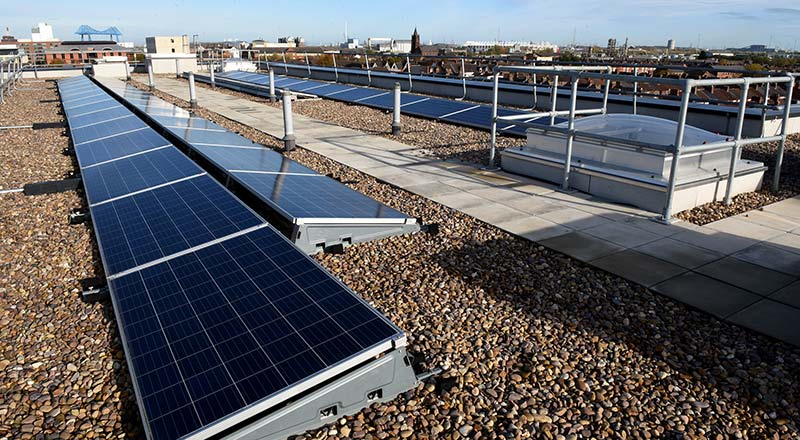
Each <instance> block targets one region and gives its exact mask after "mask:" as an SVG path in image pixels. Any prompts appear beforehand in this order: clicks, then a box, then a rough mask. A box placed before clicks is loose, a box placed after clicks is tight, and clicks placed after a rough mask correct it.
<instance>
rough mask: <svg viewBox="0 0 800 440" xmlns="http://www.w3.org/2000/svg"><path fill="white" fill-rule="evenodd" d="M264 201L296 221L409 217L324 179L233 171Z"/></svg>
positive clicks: (236, 176) (238, 178)
mask: <svg viewBox="0 0 800 440" xmlns="http://www.w3.org/2000/svg"><path fill="white" fill-rule="evenodd" d="M232 175H233V176H234V177H235V178H236V180H237V181H239V182H241V183H242V184H244V185H245V186H247V187H248V188H250V189H251V190H252V192H253V193H254V194H256V195H258V196H259V197H261V198H263V199H264V201H266V202H268V203H270V204H272V205H274V206H275V207H276V208H277V209H279V210H280V211H282V212H284V213H285V214H286V215H287V216H289V217H291V218H293V219H338V218H350V219H358V218H363V219H383V218H387V219H388V218H395V219H406V218H408V216H407V215H405V214H403V213H401V212H399V211H396V210H394V209H392V208H389V207H388V206H386V205H384V204H382V203H380V202H377V201H375V200H374V199H371V198H369V197H367V196H365V195H363V194H361V193H359V192H357V191H354V190H352V189H350V188H348V187H347V186H345V185H342V184H341V183H339V182H336V181H335V180H331V179H327V178H320V177H323V176H297V175H282V174H261V173H245V172H234V173H232Z"/></svg>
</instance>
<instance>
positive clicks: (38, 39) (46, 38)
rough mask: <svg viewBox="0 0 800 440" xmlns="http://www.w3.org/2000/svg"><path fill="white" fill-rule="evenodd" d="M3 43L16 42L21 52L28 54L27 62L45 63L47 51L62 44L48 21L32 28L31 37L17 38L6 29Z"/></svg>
mask: <svg viewBox="0 0 800 440" xmlns="http://www.w3.org/2000/svg"><path fill="white" fill-rule="evenodd" d="M12 40H13V41H12ZM3 44H16V45H17V48H18V50H19V52H20V53H21V54H23V55H25V56H26V58H27V60H26V62H33V63H37V64H44V63H45V62H46V61H45V59H46V58H45V51H46V50H48V49H50V48H53V47H55V46H58V45H59V44H61V40H59V39H58V38H55V37H54V36H53V27H52V26H50V25H49V24H47V23H39V24H38V25H37V26H36V27H34V28H32V29H31V38H20V39H19V40H16V39H14V37H12V36H11V35H10V34H9V33H8V29H6V36H5V37H3Z"/></svg>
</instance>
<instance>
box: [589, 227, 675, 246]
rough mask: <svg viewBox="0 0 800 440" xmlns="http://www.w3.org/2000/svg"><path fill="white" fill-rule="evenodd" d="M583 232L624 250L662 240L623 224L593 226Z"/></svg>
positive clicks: (642, 230)
mask: <svg viewBox="0 0 800 440" xmlns="http://www.w3.org/2000/svg"><path fill="white" fill-rule="evenodd" d="M583 232H585V233H587V234H589V235H593V236H595V237H598V238H602V239H603V240H607V241H610V242H612V243H614V244H617V245H619V246H622V247H625V248H633V247H636V246H641V245H643V244H645V243H650V242H653V241H656V240H658V239H660V238H662V237H661V236H660V235H657V234H653V233H652V232H647V231H645V230H644V229H639V228H635V227H633V226H628V225H626V224H624V223H623V222H610V223H606V224H603V225H600V226H595V227H593V228H589V229H586V230H584V231H583Z"/></svg>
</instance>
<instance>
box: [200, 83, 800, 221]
mask: <svg viewBox="0 0 800 440" xmlns="http://www.w3.org/2000/svg"><path fill="white" fill-rule="evenodd" d="M197 85H198V86H199V87H205V88H210V87H211V86H210V85H208V84H205V83H200V82H198V83H197ZM216 91H218V92H220V93H225V94H228V95H232V96H238V97H241V98H245V99H248V100H251V101H255V102H262V103H266V104H268V105H272V106H275V107H279V106H280V103H270V102H269V100H267V99H264V98H260V97H256V96H253V95H249V94H246V93H241V92H237V91H233V90H229V89H226V88H224V87H217V88H216ZM292 109H293V111H296V112H297V113H299V114H302V115H305V116H308V117H311V118H315V119H319V120H322V121H327V122H331V123H334V124H337V125H340V126H342V127H348V128H352V129H355V130H360V131H364V132H367V133H372V134H377V135H380V136H384V137H386V138H390V139H394V140H397V141H399V142H403V143H405V144H408V145H411V146H418V147H419V148H421V149H422V151H423V152H424V153H426V154H428V155H429V156H431V157H436V158H439V159H445V160H447V159H458V160H461V161H463V162H468V163H480V164H484V163H486V161H487V160H488V157H489V149H488V148H489V147H488V146H489V141H490V135H489V133H488V132H486V131H484V130H476V129H473V128H468V127H462V126H458V125H454V124H447V123H444V122H436V121H431V120H429V119H424V118H418V117H413V116H406V115H403V117H402V123H403V132H402V133H401V134H400V136H392V135H391V134H390V133H388V130H389V127H390V126H391V120H392V115H391V114H390V113H387V112H385V111H382V110H378V109H374V108H370V107H367V106H363V105H351V104H345V103H342V102H337V101H332V100H328V99H313V100H308V99H304V100H299V101H297V102H295V103H294V105H293V107H292ZM524 144H525V139H522V138H516V137H510V136H499V137H498V149H499V150H502V149H505V148H507V147H510V146H519V145H524ZM776 151H777V143H774V142H773V143H770V144H764V145H748V146H746V147H744V148H743V151H742V157H744V158H745V159H750V160H756V161H759V162H763V163H765V164H766V165H767V166H769V167H771V166H772V165H773V164H774V163H775V153H776ZM499 163H500V158H499V156H498V157H497V159H496V165H499ZM771 188H772V170H771V169H770V170H767V172H766V173H765V175H764V184H763V187H762V190H760V191H756V192H752V193H746V194H740V195H738V196H735V197H734V200H733V203H732V204H731V205H730V206H728V205H725V204H724V203H722V202H714V203H708V204H705V205H702V206H698V207H696V208H694V209H690V210H686V211H683V212H680V213H677V214H675V216H676V217H678V218H680V219H682V220H686V221H689V222H692V223H695V224H698V225H704V224H707V223H711V222H714V221H717V220H721V219H723V218H726V217H730V216H733V215H736V214H741V213H743V212H747V211H751V210H753V209H758V208H760V207H762V206H765V205H768V204H770V203H775V202H778V201H781V200H784V199H787V198H790V197H794V196H796V195H798V194H800V134H795V135H792V136H790V137H789V140H788V141H787V143H786V153H785V155H784V162H783V175H782V178H781V189H780V191H779V192H778V193H777V194H775V193H773V192H772V191H771Z"/></svg>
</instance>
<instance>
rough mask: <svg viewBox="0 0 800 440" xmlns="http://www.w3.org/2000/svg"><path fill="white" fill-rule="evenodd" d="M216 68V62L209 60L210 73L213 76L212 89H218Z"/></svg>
mask: <svg viewBox="0 0 800 440" xmlns="http://www.w3.org/2000/svg"><path fill="white" fill-rule="evenodd" d="M214 69H215V66H214V62H212V61H209V64H208V73H209V76H210V77H211V90H216V89H217V79H216V77H215V72H214Z"/></svg>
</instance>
